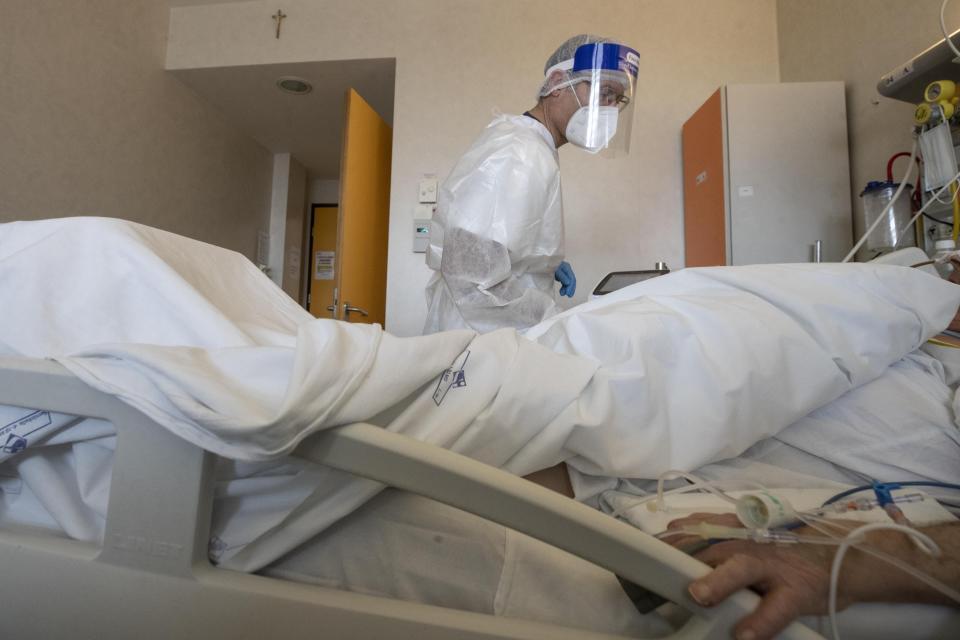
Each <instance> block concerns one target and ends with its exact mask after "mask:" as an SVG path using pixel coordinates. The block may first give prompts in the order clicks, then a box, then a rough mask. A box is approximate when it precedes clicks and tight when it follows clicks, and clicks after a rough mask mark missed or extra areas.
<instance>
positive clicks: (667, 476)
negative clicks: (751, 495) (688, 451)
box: [656, 469, 737, 511]
mask: <svg viewBox="0 0 960 640" xmlns="http://www.w3.org/2000/svg"><path fill="white" fill-rule="evenodd" d="M674 478H683V479H684V480H687V481H689V482H692V483H694V484H701V485H703V488H704V489H706V490H707V491H708V492H710V493H712V494H713V495H715V496H717V497H718V498H720V499H721V500H726V501H727V502H730V503H732V504H737V499H736V498H731V497H730V496H728V495H727V494H725V493H724V492H723V491H721V490H720V489H717V488H716V487H715V486H714V485H713V483H711V482H704V481H703V480H702V479H700V478H698V477H697V476H695V475H693V474H692V473H687V472H686V471H679V470H677V469H671V470H669V471H664V472H663V473H661V474H660V475H659V476H658V477H657V503H656V504H657V511H663V481H664V480H672V479H674Z"/></svg>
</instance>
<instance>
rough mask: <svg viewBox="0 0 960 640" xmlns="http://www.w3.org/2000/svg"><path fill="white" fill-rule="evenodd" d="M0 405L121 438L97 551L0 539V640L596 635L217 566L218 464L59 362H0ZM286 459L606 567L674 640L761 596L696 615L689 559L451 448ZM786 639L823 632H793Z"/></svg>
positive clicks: (31, 539) (353, 448)
mask: <svg viewBox="0 0 960 640" xmlns="http://www.w3.org/2000/svg"><path fill="white" fill-rule="evenodd" d="M0 404H9V405H17V406H22V407H30V408H35V409H42V410H48V411H54V412H60V413H66V414H72V415H77V416H87V417H96V418H102V419H104V420H107V421H109V422H110V423H112V424H113V425H114V426H115V428H116V430H117V438H118V440H117V450H116V457H115V460H114V467H113V481H112V483H111V488H110V501H109V509H108V514H107V522H106V533H105V536H104V541H103V544H102V547H101V546H98V545H94V544H89V543H83V542H78V541H75V540H70V539H67V538H65V537H62V536H59V535H54V534H51V533H49V532H42V531H40V530H31V529H26V528H10V527H8V528H6V529H0V567H2V573H0V603H2V607H3V613H2V615H0V637H6V638H14V637H15V638H53V637H71V638H130V637H138V638H143V639H147V638H171V637H203V638H252V637H289V638H308V637H309V638H315V637H335V638H375V637H385V636H388V635H389V636H390V637H392V638H561V639H562V638H601V637H612V636H609V635H603V634H597V633H590V632H586V631H583V630H572V629H566V628H561V627H558V626H554V625H549V624H545V623H539V622H530V621H522V620H515V619H508V618H503V617H494V616H490V615H484V614H480V613H473V612H463V611H455V610H451V609H444V608H440V607H434V606H428V605H423V604H417V603H411V602H403V601H398V600H391V599H387V598H380V597H374V596H369V595H364V594H359V593H350V592H344V591H338V590H335V589H328V588H322V587H317V586H313V585H306V584H298V583H293V582H287V581H283V580H278V579H274V578H268V577H264V576H258V575H251V574H245V573H240V572H234V571H228V570H224V569H218V568H216V567H214V566H213V565H211V564H210V562H209V560H208V557H207V543H208V532H209V526H210V518H211V509H212V502H213V500H212V496H213V484H212V470H213V463H214V459H215V456H214V455H213V454H210V453H208V452H205V451H203V450H201V449H199V448H197V447H195V446H193V445H191V444H189V443H187V442H186V441H185V440H182V439H180V438H178V437H176V436H174V435H173V434H171V433H170V432H169V431H167V430H166V429H164V428H163V427H161V426H159V425H157V424H156V423H154V422H153V421H151V420H150V419H148V418H147V417H146V416H144V415H143V414H141V413H139V412H138V411H136V410H135V409H133V408H131V407H130V406H128V405H126V404H124V403H123V402H121V401H119V400H118V399H116V398H114V397H112V396H109V395H107V394H104V393H101V392H99V391H96V390H94V389H92V388H90V387H88V386H87V385H85V384H84V383H83V382H81V381H80V380H79V379H77V378H76V377H74V376H73V375H72V374H70V373H69V372H67V371H66V370H65V369H64V368H63V367H61V366H60V365H59V364H57V363H55V362H53V361H48V360H39V359H26V358H0ZM295 455H297V456H301V457H303V458H306V459H309V460H311V461H314V462H317V463H320V464H323V465H327V466H329V467H333V468H336V469H340V470H343V471H347V472H350V473H353V474H357V475H360V476H365V477H368V478H371V479H374V480H377V481H379V482H383V483H385V484H388V485H392V486H395V487H398V488H401V489H404V490H407V491H410V492H414V493H418V494H420V495H423V496H427V497H429V498H432V499H435V500H438V501H440V502H443V503H446V504H449V505H452V506H455V507H458V508H461V509H464V510H466V511H469V512H472V513H475V514H477V515H480V516H482V517H485V518H488V519H490V520H492V521H495V522H498V523H501V524H503V525H506V526H508V527H511V528H513V529H515V530H518V531H521V532H523V533H526V534H528V535H530V536H532V537H535V538H537V539H539V540H542V541H544V542H547V543H549V544H552V545H554V546H556V547H559V548H561V549H564V550H567V551H569V552H571V553H573V554H575V555H578V556H580V557H582V558H584V559H586V560H588V561H590V562H593V563H595V564H596V565H598V566H601V567H604V568H606V569H609V570H611V571H615V572H616V573H617V574H619V575H620V576H622V577H624V578H625V579H627V580H630V581H632V582H634V583H636V584H638V585H641V586H643V587H646V588H648V589H650V590H652V591H655V592H657V593H659V594H661V595H662V596H664V597H666V598H668V599H670V600H671V601H672V602H674V603H676V604H677V605H679V606H680V607H681V608H682V609H684V610H686V611H688V612H689V613H690V614H691V615H690V617H689V619H688V621H687V622H686V623H685V624H683V626H682V627H680V628H679V630H677V631H676V632H675V633H674V634H673V635H672V636H670V637H671V638H675V639H677V640H680V639H686V638H704V639H707V638H728V637H730V629H731V628H732V625H733V624H734V622H735V621H736V620H737V619H739V618H740V617H742V616H743V615H744V614H746V613H747V612H749V611H751V610H752V609H753V608H754V606H755V605H756V602H757V597H756V596H755V595H753V594H752V593H749V592H741V593H739V594H736V595H735V596H734V597H732V598H730V599H728V600H727V601H726V602H724V603H723V604H722V605H720V606H717V607H714V608H711V609H704V608H701V607H699V606H697V605H696V603H694V602H693V601H692V600H691V599H690V598H689V596H688V595H687V592H686V586H687V585H688V584H689V582H690V581H691V580H692V579H693V578H695V577H697V576H700V575H702V574H704V573H705V572H706V571H707V567H706V566H705V565H703V564H701V563H700V562H698V561H697V560H695V559H693V558H691V557H689V556H687V555H684V554H683V553H681V552H679V551H677V550H675V549H673V548H671V547H669V546H667V545H666V544H664V543H661V542H659V541H657V540H655V539H654V538H652V537H649V536H646V535H643V534H640V533H638V532H637V530H636V529H634V528H632V527H630V526H629V525H626V524H624V523H622V522H619V521H616V520H614V519H613V518H610V517H609V516H606V515H603V514H601V513H599V512H597V511H595V510H593V509H591V508H589V507H587V506H585V505H582V504H579V503H577V502H575V501H573V500H569V499H567V498H564V497H562V496H560V495H558V494H555V493H553V492H551V491H549V490H547V489H544V488H541V487H539V486H537V485H534V484H532V483H530V482H527V481H525V480H522V479H520V478H517V477H515V476H512V475H510V474H507V473H505V472H503V471H500V470H498V469H495V468H493V467H490V466H487V465H484V464H482V463H479V462H477V461H474V460H471V459H469V458H466V457H463V456H460V455H458V454H456V453H453V452H450V451H447V450H444V449H440V448H438V447H434V446H430V445H426V444H423V443H420V442H418V441H415V440H413V439H411V438H408V437H405V436H401V435H397V434H394V433H390V432H387V431H386V430H384V429H381V428H378V427H374V426H371V425H368V424H352V425H349V426H345V427H341V428H337V429H332V430H329V431H326V432H323V433H321V434H318V435H316V436H314V437H311V438H309V439H307V440H306V441H304V443H302V444H301V445H300V447H299V448H298V449H297V450H296V452H295ZM782 637H784V638H789V639H797V640H800V639H806V638H819V637H820V636H819V635H817V634H816V633H814V632H813V631H811V630H809V629H808V628H806V627H803V626H800V625H798V624H794V625H792V626H791V627H790V628H789V629H788V630H787V631H786V632H785V633H784V634H783V636H782Z"/></svg>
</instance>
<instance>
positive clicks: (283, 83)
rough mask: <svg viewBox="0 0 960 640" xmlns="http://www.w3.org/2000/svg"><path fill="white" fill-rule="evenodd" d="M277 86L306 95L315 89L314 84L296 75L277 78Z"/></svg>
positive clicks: (286, 90)
mask: <svg viewBox="0 0 960 640" xmlns="http://www.w3.org/2000/svg"><path fill="white" fill-rule="evenodd" d="M277 86H278V87H279V88H280V91H284V92H286V93H293V94H296V95H304V94H307V93H310V92H311V91H313V85H312V84H310V83H309V82H308V81H306V80H304V79H303V78H297V77H296V76H283V77H282V78H280V79H278V80H277Z"/></svg>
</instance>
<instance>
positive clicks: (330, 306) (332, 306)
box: [327, 304, 337, 313]
mask: <svg viewBox="0 0 960 640" xmlns="http://www.w3.org/2000/svg"><path fill="white" fill-rule="evenodd" d="M336 310H337V305H335V304H331V305H329V306H327V311H329V312H330V313H334V312H335V311H336Z"/></svg>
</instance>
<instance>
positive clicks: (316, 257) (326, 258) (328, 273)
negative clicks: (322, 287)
mask: <svg viewBox="0 0 960 640" xmlns="http://www.w3.org/2000/svg"><path fill="white" fill-rule="evenodd" d="M336 257H337V252H336V251H317V252H315V253H314V254H313V279H314V280H333V263H334V260H335V259H336Z"/></svg>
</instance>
